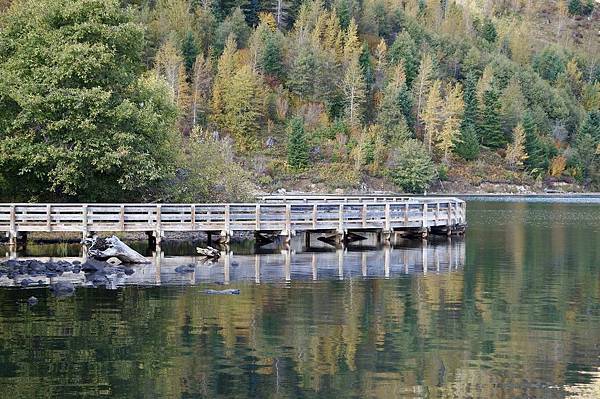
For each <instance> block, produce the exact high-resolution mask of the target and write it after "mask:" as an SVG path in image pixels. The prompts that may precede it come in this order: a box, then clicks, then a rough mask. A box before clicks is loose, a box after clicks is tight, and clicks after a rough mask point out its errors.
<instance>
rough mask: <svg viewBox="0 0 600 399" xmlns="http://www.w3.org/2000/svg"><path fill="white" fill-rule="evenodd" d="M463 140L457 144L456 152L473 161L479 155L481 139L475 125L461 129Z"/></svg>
mask: <svg viewBox="0 0 600 399" xmlns="http://www.w3.org/2000/svg"><path fill="white" fill-rule="evenodd" d="M460 136H461V141H460V142H459V143H458V144H457V145H456V149H455V152H456V154H457V155H458V156H460V157H461V158H463V159H465V160H467V161H472V160H474V159H477V156H478V155H479V139H478V137H477V133H476V132H475V127H474V126H473V125H468V126H467V127H466V128H464V127H463V128H462V129H461V134H460Z"/></svg>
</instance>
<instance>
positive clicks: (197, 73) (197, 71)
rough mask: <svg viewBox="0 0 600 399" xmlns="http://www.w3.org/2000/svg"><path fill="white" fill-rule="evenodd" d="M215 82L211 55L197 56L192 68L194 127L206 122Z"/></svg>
mask: <svg viewBox="0 0 600 399" xmlns="http://www.w3.org/2000/svg"><path fill="white" fill-rule="evenodd" d="M212 82H213V65H212V60H211V58H210V57H206V58H204V56H203V55H202V54H200V55H199V56H198V57H196V62H195V63H194V68H193V70H192V85H191V111H190V112H191V116H192V127H194V126H196V125H198V124H199V123H206V122H207V116H208V104H209V103H210V98H211V91H212Z"/></svg>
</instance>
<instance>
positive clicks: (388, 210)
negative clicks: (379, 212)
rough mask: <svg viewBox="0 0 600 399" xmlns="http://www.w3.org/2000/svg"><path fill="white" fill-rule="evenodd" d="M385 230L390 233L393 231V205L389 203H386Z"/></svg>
mask: <svg viewBox="0 0 600 399" xmlns="http://www.w3.org/2000/svg"><path fill="white" fill-rule="evenodd" d="M385 231H386V233H390V232H391V231H392V212H391V205H390V204H389V203H387V204H385Z"/></svg>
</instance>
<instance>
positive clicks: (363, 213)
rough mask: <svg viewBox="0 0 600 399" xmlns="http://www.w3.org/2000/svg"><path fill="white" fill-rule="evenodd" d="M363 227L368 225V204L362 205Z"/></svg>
mask: <svg viewBox="0 0 600 399" xmlns="http://www.w3.org/2000/svg"><path fill="white" fill-rule="evenodd" d="M362 227H367V204H366V203H365V204H363V206H362Z"/></svg>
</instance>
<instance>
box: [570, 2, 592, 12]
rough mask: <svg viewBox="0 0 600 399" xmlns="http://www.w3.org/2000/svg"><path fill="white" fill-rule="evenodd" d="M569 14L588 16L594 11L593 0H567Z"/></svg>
mask: <svg viewBox="0 0 600 399" xmlns="http://www.w3.org/2000/svg"><path fill="white" fill-rule="evenodd" d="M568 9H569V14H571V15H581V16H584V15H590V14H591V13H592V12H593V11H594V0H569V6H568Z"/></svg>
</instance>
